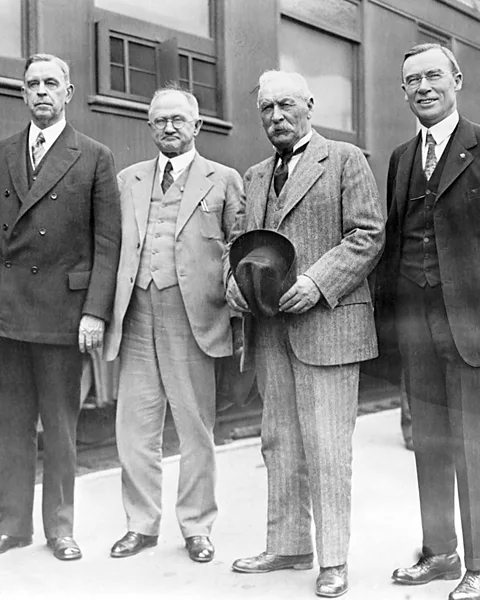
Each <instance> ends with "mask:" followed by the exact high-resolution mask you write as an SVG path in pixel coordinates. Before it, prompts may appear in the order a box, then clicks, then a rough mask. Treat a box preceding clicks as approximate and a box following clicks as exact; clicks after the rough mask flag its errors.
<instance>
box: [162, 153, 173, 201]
mask: <svg viewBox="0 0 480 600" xmlns="http://www.w3.org/2000/svg"><path fill="white" fill-rule="evenodd" d="M172 170H173V166H172V163H171V162H170V161H168V162H167V164H166V165H165V170H164V171H163V179H162V191H163V193H164V194H166V193H167V190H168V188H169V187H170V186H171V185H172V183H173V175H172Z"/></svg>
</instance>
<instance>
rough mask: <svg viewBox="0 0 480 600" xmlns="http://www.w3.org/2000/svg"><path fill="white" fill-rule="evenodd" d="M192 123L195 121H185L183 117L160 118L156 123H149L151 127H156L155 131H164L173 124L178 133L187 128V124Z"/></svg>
mask: <svg viewBox="0 0 480 600" xmlns="http://www.w3.org/2000/svg"><path fill="white" fill-rule="evenodd" d="M192 121H195V119H184V118H183V117H173V118H172V119H164V118H163V117H160V118H159V119H155V121H149V122H148V123H149V125H152V126H153V127H155V129H158V131H163V130H164V129H165V127H166V126H167V123H171V124H172V127H173V128H174V129H176V130H177V131H178V130H179V129H182V127H184V126H185V123H191V122H192Z"/></svg>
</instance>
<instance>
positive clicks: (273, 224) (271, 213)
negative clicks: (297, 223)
mask: <svg viewBox="0 0 480 600" xmlns="http://www.w3.org/2000/svg"><path fill="white" fill-rule="evenodd" d="M287 187H288V179H287V181H286V183H285V185H284V186H283V188H282V191H281V192H280V196H278V198H277V194H276V193H275V190H274V189H273V180H272V184H271V185H270V190H269V192H268V200H267V207H266V211H265V229H275V230H276V229H278V225H279V224H280V218H281V216H282V214H283V208H284V206H285V203H286V201H287V193H286V191H285V190H286V188H287Z"/></svg>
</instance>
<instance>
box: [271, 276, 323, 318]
mask: <svg viewBox="0 0 480 600" xmlns="http://www.w3.org/2000/svg"><path fill="white" fill-rule="evenodd" d="M321 296H322V294H321V293H320V290H319V289H318V287H317V286H316V284H315V283H314V281H313V280H312V279H310V277H307V276H306V275H299V276H298V277H297V281H296V282H295V283H294V284H293V285H292V287H291V288H290V289H289V290H287V291H286V292H285V293H284V294H283V296H282V297H281V298H280V301H279V308H280V311H282V312H286V313H293V314H296V315H300V314H301V313H304V312H307V310H310V309H311V308H312V307H313V306H315V304H317V302H318V301H319V300H320V298H321Z"/></svg>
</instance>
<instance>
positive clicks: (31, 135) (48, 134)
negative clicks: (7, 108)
mask: <svg viewBox="0 0 480 600" xmlns="http://www.w3.org/2000/svg"><path fill="white" fill-rule="evenodd" d="M66 124H67V121H66V120H65V118H63V119H60V121H58V122H57V123H55V124H54V125H50V127H46V128H45V129H40V128H39V127H37V126H36V125H35V123H34V122H33V121H32V122H31V123H30V131H29V132H28V153H29V155H30V161H31V163H32V167H33V168H35V166H34V164H33V154H32V148H33V146H34V145H35V142H36V141H37V137H38V134H39V133H40V132H42V133H43V137H44V138H45V143H44V145H43V147H44V148H45V154H46V153H47V152H48V151H49V150H50V148H51V147H52V146H53V144H54V143H55V142H56V141H57V138H58V137H59V135H60V134H61V133H62V131H63V130H64V129H65V126H66ZM45 154H44V155H43V156H45ZM42 160H43V157H42ZM37 166H38V165H37Z"/></svg>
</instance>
